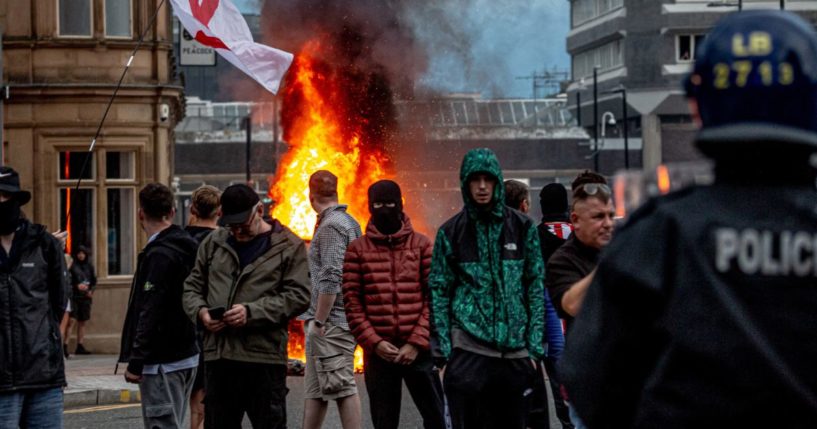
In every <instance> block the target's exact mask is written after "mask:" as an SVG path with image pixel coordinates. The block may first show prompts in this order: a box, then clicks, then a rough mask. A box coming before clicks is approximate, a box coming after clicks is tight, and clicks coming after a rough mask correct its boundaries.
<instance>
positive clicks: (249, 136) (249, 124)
mask: <svg viewBox="0 0 817 429" xmlns="http://www.w3.org/2000/svg"><path fill="white" fill-rule="evenodd" d="M244 120H245V121H246V122H245V123H246V126H245V127H244V128H245V130H246V131H247V153H246V155H247V157H246V161H247V164H246V172H247V185H248V186H252V176H251V174H250V158H251V156H252V155H251V153H250V152H251V149H252V113H250V114H249V115H247V117H246V118H244Z"/></svg>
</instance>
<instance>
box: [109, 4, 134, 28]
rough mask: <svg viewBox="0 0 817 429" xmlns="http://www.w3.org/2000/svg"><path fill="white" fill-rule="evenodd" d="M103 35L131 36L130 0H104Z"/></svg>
mask: <svg viewBox="0 0 817 429" xmlns="http://www.w3.org/2000/svg"><path fill="white" fill-rule="evenodd" d="M105 35H106V36H109V37H131V36H132V33H131V0H105Z"/></svg>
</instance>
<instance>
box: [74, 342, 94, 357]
mask: <svg viewBox="0 0 817 429" xmlns="http://www.w3.org/2000/svg"><path fill="white" fill-rule="evenodd" d="M74 354H75V355H89V354H91V352H89V351H88V350H85V347H83V346H82V344H77V349H76V350H75V351H74Z"/></svg>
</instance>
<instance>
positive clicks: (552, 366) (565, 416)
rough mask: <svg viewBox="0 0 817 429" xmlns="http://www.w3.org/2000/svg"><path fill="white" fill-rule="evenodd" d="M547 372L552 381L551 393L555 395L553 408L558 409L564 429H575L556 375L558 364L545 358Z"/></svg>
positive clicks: (557, 413) (558, 415)
mask: <svg viewBox="0 0 817 429" xmlns="http://www.w3.org/2000/svg"><path fill="white" fill-rule="evenodd" d="M544 362H545V370H546V371H547V374H548V379H549V380H550V392H551V393H552V394H553V407H554V408H555V409H556V417H557V418H558V419H559V422H560V423H562V429H573V423H572V422H571V421H570V410H568V408H567V404H566V403H565V400H564V398H562V392H561V388H560V387H559V386H560V385H561V383H560V382H559V377H558V375H557V374H556V362H554V361H553V360H551V359H548V358H545V360H544Z"/></svg>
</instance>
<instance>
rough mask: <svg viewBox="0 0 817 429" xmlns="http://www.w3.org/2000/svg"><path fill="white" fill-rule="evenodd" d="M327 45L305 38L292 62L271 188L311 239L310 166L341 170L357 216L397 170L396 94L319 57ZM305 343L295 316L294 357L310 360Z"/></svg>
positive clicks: (290, 222)
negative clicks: (392, 154) (390, 151)
mask: <svg viewBox="0 0 817 429" xmlns="http://www.w3.org/2000/svg"><path fill="white" fill-rule="evenodd" d="M323 48H324V47H323V46H322V45H321V44H320V43H319V42H316V41H313V42H309V43H307V44H306V46H305V48H304V49H303V50H302V51H301V54H299V55H298V56H296V58H295V61H294V63H293V64H292V68H291V69H290V72H289V73H290V81H289V82H288V84H287V86H286V90H285V92H284V94H283V97H284V101H283V107H282V112H281V120H282V124H283V127H284V139H285V140H286V142H287V144H288V145H289V150H288V151H287V153H286V155H284V157H283V158H282V159H281V162H280V163H279V165H278V171H277V172H276V174H275V180H274V182H273V185H272V187H271V189H270V191H269V196H270V198H272V199H273V201H275V204H274V206H273V208H272V216H273V217H274V218H276V219H278V220H279V221H281V223H283V224H284V225H286V226H288V227H289V228H290V229H291V230H292V231H293V232H294V233H295V234H297V235H298V236H300V237H301V238H303V239H305V240H309V239H311V238H312V233H313V229H314V227H315V222H316V220H317V214H316V213H315V211H314V210H313V209H312V206H311V205H310V203H309V176H311V175H312V173H314V172H316V171H318V170H329V171H331V172H332V173H333V174H335V175H336V176H337V177H338V179H339V182H340V183H339V186H338V200H339V201H340V202H341V203H343V204H348V206H349V208H348V210H347V211H348V213H349V214H350V215H352V217H354V218H355V219H357V220H358V221H362V220H365V219H368V217H369V211H368V195H367V190H368V188H369V186H370V185H371V184H372V183H374V182H376V181H378V180H380V179H385V178H389V177H392V176H393V174H392V172H391V160H390V159H389V157H388V156H387V155H386V153H385V150H384V148H383V143H384V140H385V139H386V138H388V137H387V136H388V132H389V131H390V130H389V126H390V124H391V123H390V122H389V119H390V117H389V116H390V114H391V111H390V110H389V109H382V108H381V105H382V104H383V103H384V102H385V103H386V105H388V106H390V105H391V93H390V92H389V91H388V90H385V91H384V90H383V88H382V87H379V86H378V84H379V83H380V82H379V81H377V80H376V79H372V81H371V82H367V79H369V78H371V76H368V75H365V74H361V73H359V72H358V71H356V70H354V68H353V67H349V66H347V67H346V68H345V69H344V68H343V67H339V68H337V69H335V68H333V67H332V66H330V65H329V64H328V63H326V62H323V61H320V60H318V59H317V58H320V57H321V56H322V55H321V54H322V53H321V52H320V51H321V49H323ZM361 82H364V83H363V85H362V86H361ZM366 85H369V86H366ZM384 136H386V137H384ZM304 344H305V336H304V330H303V323H302V322H300V321H293V322H291V323H290V325H289V343H288V345H287V351H288V353H289V358H290V359H298V360H301V361H304V360H305V356H306V353H305V351H306V350H305V347H304ZM354 363H355V372H358V373H359V372H363V350H362V349H361V348H360V346H358V347H357V348H356V349H355V355H354Z"/></svg>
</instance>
